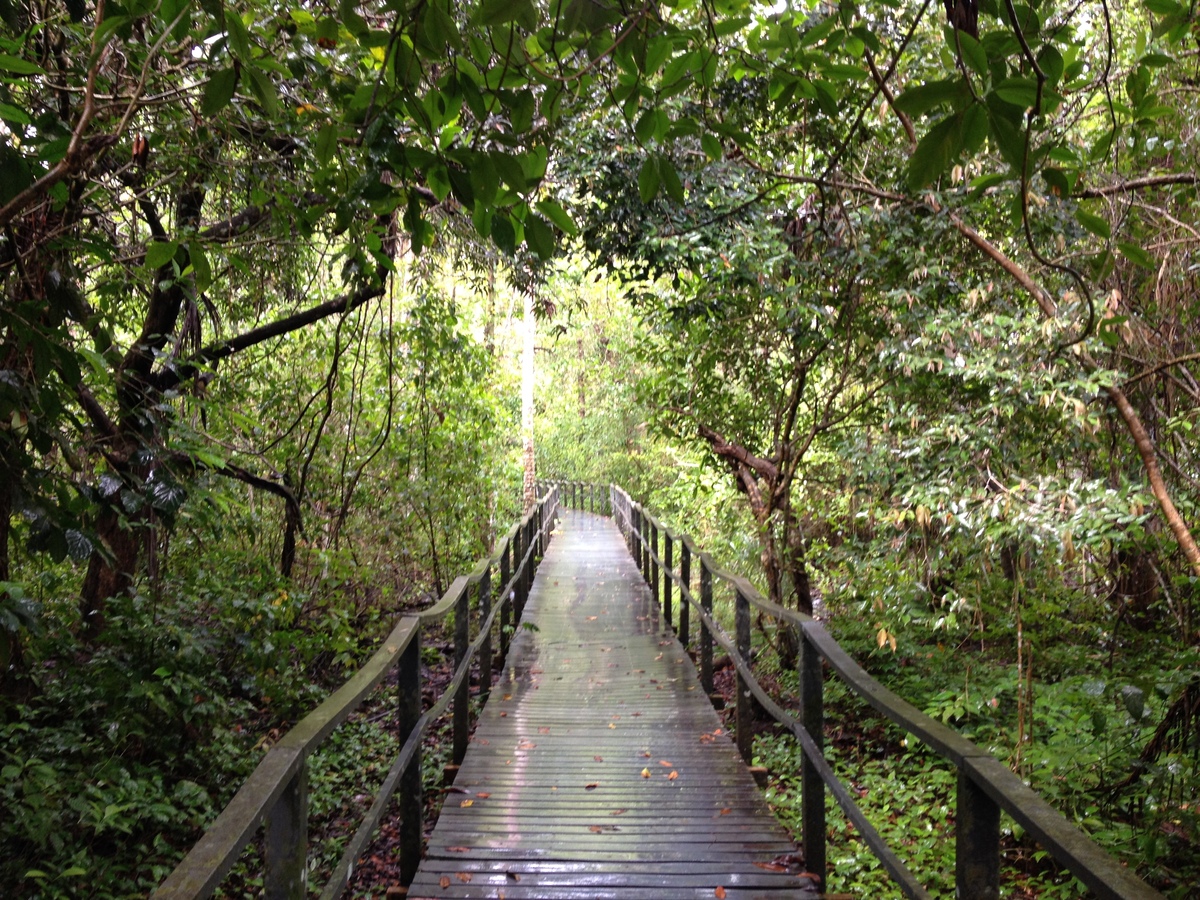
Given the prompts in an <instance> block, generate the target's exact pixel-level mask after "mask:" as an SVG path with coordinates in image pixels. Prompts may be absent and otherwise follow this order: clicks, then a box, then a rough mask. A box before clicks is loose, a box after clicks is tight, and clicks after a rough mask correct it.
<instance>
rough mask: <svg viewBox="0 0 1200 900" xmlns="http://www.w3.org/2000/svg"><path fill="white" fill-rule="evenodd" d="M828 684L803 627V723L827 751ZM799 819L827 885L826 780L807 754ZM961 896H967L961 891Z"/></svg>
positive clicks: (811, 864)
mask: <svg viewBox="0 0 1200 900" xmlns="http://www.w3.org/2000/svg"><path fill="white" fill-rule="evenodd" d="M824 696H825V685H824V681H823V675H822V672H821V654H820V653H818V652H817V648H816V647H815V646H813V644H812V643H810V642H809V640H808V634H807V633H806V632H805V631H804V629H803V628H801V629H800V724H801V726H803V728H804V730H805V731H806V732H808V736H809V737H810V738H812V740H813V743H814V744H816V745H817V749H818V750H819V751H821V753H822V754H824V750H825V699H824ZM800 821H801V836H802V839H803V841H804V867H805V868H806V869H808V871H810V872H812V873H813V874H814V875H816V876H817V878H818V879H820V880H819V881H818V882H817V884H818V886H819V887H820V888H821V889H823V890H824V889H826V888H825V782H824V780H823V779H822V778H821V773H820V772H818V771H817V767H816V766H815V765H813V762H812V760H810V759H809V758H808V754H807V753H805V754H803V755H802V756H801V759H800ZM959 896H963V897H965V896H968V895H965V894H960V895H959Z"/></svg>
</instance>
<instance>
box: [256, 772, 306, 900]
mask: <svg viewBox="0 0 1200 900" xmlns="http://www.w3.org/2000/svg"><path fill="white" fill-rule="evenodd" d="M265 853H266V872H265V873H264V879H263V889H264V890H263V893H264V895H265V896H266V898H267V900H304V897H305V896H307V893H308V761H307V760H304V759H301V760H300V766H299V768H298V769H297V770H296V774H295V775H293V776H292V779H291V781H289V782H288V784H287V787H285V788H284V789H283V794H282V795H280V797H279V799H278V800H276V801H275V806H274V807H272V809H271V811H270V812H269V813H268V814H267V823H266V835H265Z"/></svg>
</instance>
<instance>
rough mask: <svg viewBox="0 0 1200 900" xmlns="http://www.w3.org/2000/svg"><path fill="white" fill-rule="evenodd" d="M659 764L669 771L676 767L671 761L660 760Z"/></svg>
mask: <svg viewBox="0 0 1200 900" xmlns="http://www.w3.org/2000/svg"><path fill="white" fill-rule="evenodd" d="M658 764H659V765H660V766H666V767H667V768H668V769H669V768H671V767H672V766H673V765H675V763H673V762H671V761H670V760H669V759H660V760H659V761H658Z"/></svg>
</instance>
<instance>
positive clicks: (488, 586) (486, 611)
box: [479, 564, 492, 708]
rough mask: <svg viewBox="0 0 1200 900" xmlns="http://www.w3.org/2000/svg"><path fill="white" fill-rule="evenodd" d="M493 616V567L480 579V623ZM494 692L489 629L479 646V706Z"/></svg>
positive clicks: (488, 566) (490, 630) (488, 568)
mask: <svg viewBox="0 0 1200 900" xmlns="http://www.w3.org/2000/svg"><path fill="white" fill-rule="evenodd" d="M491 614H492V567H491V565H490V564H489V565H487V566H485V567H484V569H483V577H482V578H480V579H479V621H480V622H481V623H482V622H486V621H487V620H488V616H490V615H491ZM491 692H492V629H491V628H488V630H487V634H486V635H484V638H483V643H482V644H480V645H479V705H480V707H481V708H482V706H483V704H485V703H487V699H488V695H489V694H490V693H491Z"/></svg>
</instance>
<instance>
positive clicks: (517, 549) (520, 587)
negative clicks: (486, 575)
mask: <svg viewBox="0 0 1200 900" xmlns="http://www.w3.org/2000/svg"><path fill="white" fill-rule="evenodd" d="M524 543H525V526H524V525H518V526H517V530H516V531H514V532H513V543H512V548H513V557H512V576H513V626H514V627H516V626H517V625H519V624H520V622H521V612H522V611H523V610H524V609H525V598H524V596H522V594H523V592H524V590H525V575H524V570H523V569H522V568H521V560H522V559H524V557H525V547H524Z"/></svg>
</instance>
